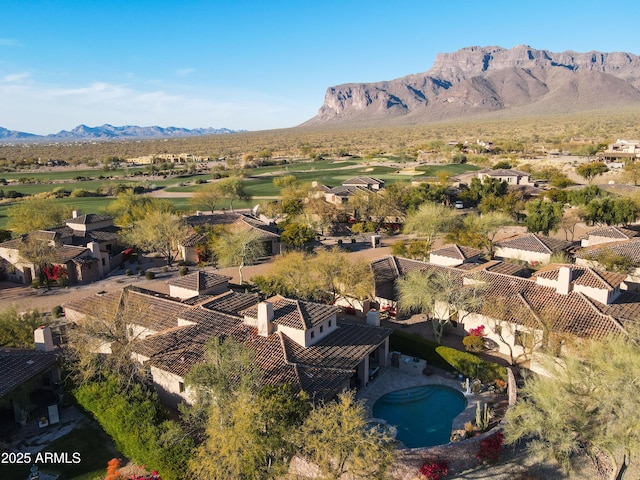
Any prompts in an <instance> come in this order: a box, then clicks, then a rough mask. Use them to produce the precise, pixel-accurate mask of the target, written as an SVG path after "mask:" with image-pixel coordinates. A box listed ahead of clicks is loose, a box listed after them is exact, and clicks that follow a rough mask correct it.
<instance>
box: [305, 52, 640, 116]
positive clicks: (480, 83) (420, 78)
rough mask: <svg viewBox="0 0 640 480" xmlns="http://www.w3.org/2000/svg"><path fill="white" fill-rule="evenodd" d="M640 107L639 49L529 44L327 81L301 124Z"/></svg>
mask: <svg viewBox="0 0 640 480" xmlns="http://www.w3.org/2000/svg"><path fill="white" fill-rule="evenodd" d="M629 106H639V107H640V57H638V56H636V55H633V54H631V53H621V52H614V53H601V52H588V53H576V52H572V51H566V52H562V53H553V52H549V51H547V50H536V49H534V48H531V47H529V46H526V45H519V46H517V47H514V48H512V49H510V50H509V49H505V48H502V47H467V48H463V49H461V50H458V51H457V52H454V53H440V54H438V55H437V57H436V60H435V62H434V64H433V66H432V67H431V69H429V70H428V71H427V72H424V73H417V74H413V75H407V76H405V77H401V78H397V79H395V80H390V81H383V82H376V83H349V84H344V85H338V86H335V87H330V88H328V89H327V92H326V94H325V100H324V104H323V105H322V107H321V108H320V110H319V111H318V114H317V115H316V116H315V117H313V118H312V119H310V120H308V121H307V122H305V123H304V124H303V126H321V125H334V124H335V125H340V124H351V125H362V126H366V125H412V124H422V123H429V122H433V121H441V120H448V119H454V118H461V117H467V116H475V115H482V114H486V113H490V112H502V113H503V114H506V113H508V114H512V115H514V116H515V115H518V116H527V115H544V114H563V113H573V112H580V111H586V110H602V109H611V108H616V107H629Z"/></svg>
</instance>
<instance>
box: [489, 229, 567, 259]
mask: <svg viewBox="0 0 640 480" xmlns="http://www.w3.org/2000/svg"><path fill="white" fill-rule="evenodd" d="M496 246H497V247H502V248H513V249H516V250H525V251H528V252H536V253H549V254H551V253H555V252H559V251H562V250H565V249H567V248H569V247H570V246H571V242H567V241H565V240H559V239H557V238H551V237H546V236H544V235H537V234H535V233H525V234H524V235H518V236H515V237H511V238H508V239H506V240H502V241H500V242H496Z"/></svg>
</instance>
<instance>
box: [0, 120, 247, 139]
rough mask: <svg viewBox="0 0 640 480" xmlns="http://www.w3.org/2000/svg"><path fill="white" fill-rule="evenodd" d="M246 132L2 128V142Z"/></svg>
mask: <svg viewBox="0 0 640 480" xmlns="http://www.w3.org/2000/svg"><path fill="white" fill-rule="evenodd" d="M238 131H244V130H229V129H228V128H195V129H193V130H189V129H187V128H178V127H167V128H163V127H157V126H154V127H138V126H136V125H125V126H123V127H115V126H113V125H109V124H104V125H101V126H99V127H88V126H86V125H78V126H77V127H76V128H74V129H73V130H71V131H69V130H62V131H60V132H58V133H53V134H51V135H34V134H33V133H25V132H17V131H15V130H7V129H6V128H2V127H0V142H24V141H33V142H35V141H38V142H41V141H58V140H62V141H76V140H117V139H137V138H139V139H149V138H176V137H197V136H202V135H217V134H225V133H236V132H238Z"/></svg>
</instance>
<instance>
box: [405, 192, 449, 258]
mask: <svg viewBox="0 0 640 480" xmlns="http://www.w3.org/2000/svg"><path fill="white" fill-rule="evenodd" d="M459 221H460V217H459V216H458V215H457V214H456V212H455V211H454V210H452V209H451V208H448V207H445V206H443V205H438V204H435V203H424V204H422V205H421V206H420V207H419V208H418V210H416V211H415V212H414V213H411V214H409V215H408V216H407V219H406V221H405V224H404V233H415V234H417V235H418V236H419V237H420V238H422V239H424V240H425V241H426V242H427V244H428V245H429V248H431V246H432V245H433V242H434V241H435V239H436V237H437V236H438V235H439V234H446V233H447V232H449V231H450V230H452V229H453V228H454V227H455V226H456V225H457V223H458V222H459Z"/></svg>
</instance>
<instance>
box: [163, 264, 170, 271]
mask: <svg viewBox="0 0 640 480" xmlns="http://www.w3.org/2000/svg"><path fill="white" fill-rule="evenodd" d="M168 271H169V267H167V266H166V265H165V266H164V267H162V273H167V272H168Z"/></svg>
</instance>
